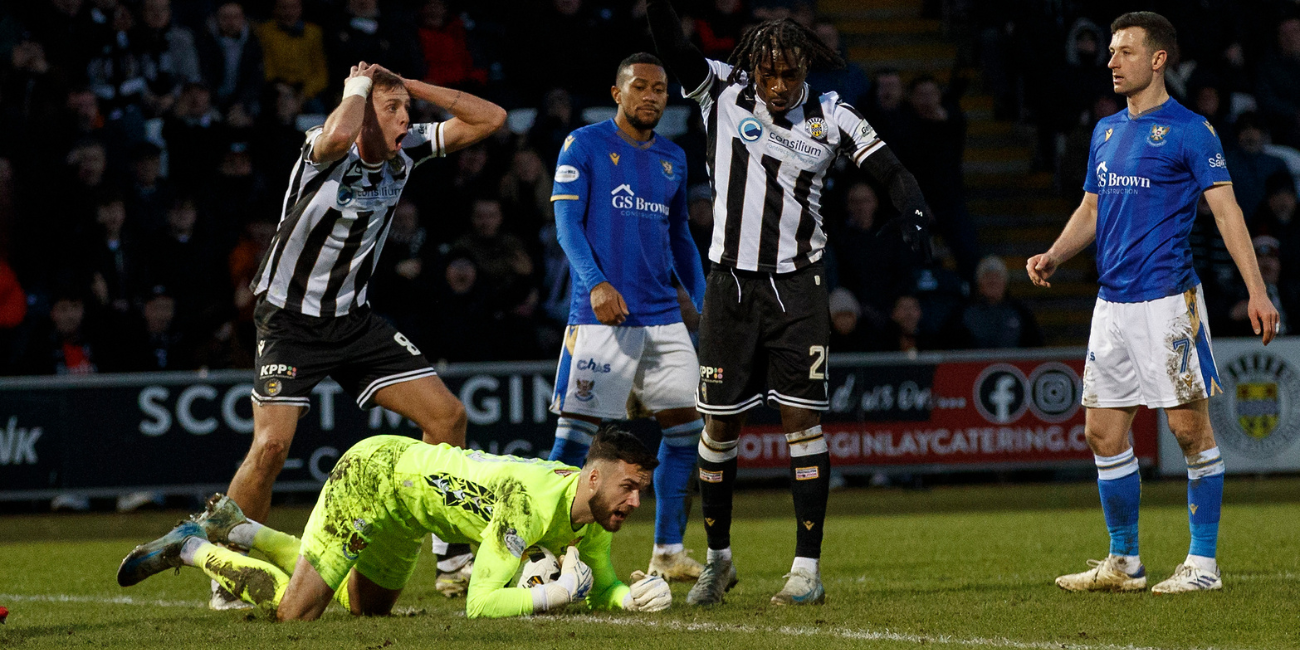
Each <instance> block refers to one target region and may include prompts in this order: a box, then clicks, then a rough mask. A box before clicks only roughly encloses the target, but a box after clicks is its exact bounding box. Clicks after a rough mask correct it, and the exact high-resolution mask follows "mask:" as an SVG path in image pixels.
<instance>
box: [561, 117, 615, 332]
mask: <svg viewBox="0 0 1300 650" xmlns="http://www.w3.org/2000/svg"><path fill="white" fill-rule="evenodd" d="M591 174H592V171H591V165H590V164H589V163H588V162H587V156H586V150H585V149H584V148H583V146H582V144H581V143H579V142H578V141H577V135H576V134H570V135H569V137H568V138H566V139H565V140H564V148H563V149H561V150H560V158H559V161H558V165H557V166H556V168H555V184H554V186H553V188H552V190H551V203H552V204H553V205H554V206H555V236H556V239H557V240H559V242H560V248H562V249H564V255H565V257H568V258H569V266H571V267H573V269H574V270H575V271H577V273H578V277H579V278H581V279H582V284H583V285H584V286H586V287H589V288H590V289H589V291H590V292H591V296H590V297H591V310H592V312H594V313H595V314H596V319H597V320H599V321H600V322H601V323H604V324H605V325H618V324H621V323H622V322H624V321H625V320H627V316H628V309H627V303H626V302H625V301H624V300H623V295H622V294H620V293H619V292H618V289H616V288H615V287H614V285H612V284H610V283H609V280H607V279H606V278H605V273H604V272H603V271H601V270H600V264H598V263H597V262H596V254H595V253H593V252H592V250H591V242H589V241H587V233H586V232H585V231H584V230H583V228H582V224H583V223H584V221H585V220H586V217H587V201H588V200H589V199H590V192H591Z"/></svg>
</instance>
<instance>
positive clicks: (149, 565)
mask: <svg viewBox="0 0 1300 650" xmlns="http://www.w3.org/2000/svg"><path fill="white" fill-rule="evenodd" d="M191 537H198V538H200V539H207V537H206V536H205V535H204V534H203V527H202V526H200V525H198V524H196V523H194V522H192V521H188V520H186V521H182V522H181V523H180V524H178V525H177V526H176V527H175V528H173V529H172V530H171V532H169V533H167V534H166V535H163V536H162V537H159V538H158V539H155V540H154V541H152V542H148V543H145V544H141V545H139V546H137V547H135V550H133V551H131V553H130V554H128V555H127V556H126V558H124V559H123V560H122V565H121V566H119V567H118V568H117V584H119V585H122V586H123V587H130V586H131V585H134V584H137V583H139V582H140V581H141V580H144V579H145V578H148V577H149V576H151V575H153V574H155V573H162V572H163V571H166V570H167V569H176V570H177V571H179V570H180V568H181V567H182V566H184V564H185V563H184V562H181V547H182V546H184V545H185V540H187V539H189V538H191Z"/></svg>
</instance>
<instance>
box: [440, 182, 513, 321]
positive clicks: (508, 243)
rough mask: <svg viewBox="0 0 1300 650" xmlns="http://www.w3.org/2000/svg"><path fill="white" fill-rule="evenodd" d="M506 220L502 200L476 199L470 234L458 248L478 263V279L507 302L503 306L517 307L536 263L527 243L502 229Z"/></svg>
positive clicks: (476, 264) (461, 240)
mask: <svg viewBox="0 0 1300 650" xmlns="http://www.w3.org/2000/svg"><path fill="white" fill-rule="evenodd" d="M504 220H505V218H504V216H503V215H502V213H501V202H500V201H499V200H497V199H494V198H479V199H476V200H475V201H474V205H473V208H472V213H471V217H470V232H469V234H467V235H465V236H464V237H462V238H460V240H458V241H457V242H456V244H455V246H454V248H456V249H459V250H461V251H464V252H465V254H467V255H468V256H469V258H470V259H471V260H473V261H474V266H475V267H476V270H477V273H476V276H477V278H478V281H479V282H481V283H482V284H483V285H484V288H485V289H487V290H488V291H491V292H493V293H494V294H496V296H497V297H498V298H499V299H501V300H503V302H502V303H501V304H509V305H514V304H516V302H514V301H516V300H517V299H518V298H520V297H521V293H520V288H521V287H523V286H524V285H525V284H526V282H527V280H528V278H529V276H531V275H532V274H533V261H532V258H530V257H529V256H528V250H527V248H525V247H524V243H523V242H522V241H521V240H520V239H519V238H518V237H516V236H514V235H513V234H510V233H508V232H505V231H504V230H503V229H502V224H503V222H504ZM525 291H526V290H525Z"/></svg>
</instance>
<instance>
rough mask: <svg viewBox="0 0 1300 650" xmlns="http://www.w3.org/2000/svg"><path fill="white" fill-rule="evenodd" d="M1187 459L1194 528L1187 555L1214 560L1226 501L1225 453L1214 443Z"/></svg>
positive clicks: (1191, 520) (1190, 504) (1191, 515)
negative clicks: (1224, 494)
mask: <svg viewBox="0 0 1300 650" xmlns="http://www.w3.org/2000/svg"><path fill="white" fill-rule="evenodd" d="M1186 460H1187V516H1188V523H1189V525H1190V527H1191V529H1192V544H1191V548H1190V549H1188V551H1187V554H1188V556H1189V557H1188V559H1194V558H1206V559H1210V560H1213V558H1214V556H1215V550H1216V547H1217V546H1218V542H1219V512H1220V509H1221V507H1222V505H1223V471H1224V470H1223V457H1222V456H1220V455H1219V448H1218V447H1213V448H1210V449H1207V450H1205V451H1203V452H1201V453H1199V454H1193V455H1191V456H1187V457H1186Z"/></svg>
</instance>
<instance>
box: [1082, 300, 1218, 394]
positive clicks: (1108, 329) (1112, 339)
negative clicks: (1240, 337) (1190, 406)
mask: <svg viewBox="0 0 1300 650" xmlns="http://www.w3.org/2000/svg"><path fill="white" fill-rule="evenodd" d="M1204 315H1205V297H1204V296H1203V295H1202V294H1201V286H1200V285H1199V284H1198V285H1196V287H1195V288H1192V289H1188V290H1187V291H1185V292H1183V293H1181V294H1177V295H1173V296H1166V297H1164V298H1158V299H1156V300H1148V301H1146V302H1132V303H1125V302H1107V301H1105V300H1102V299H1101V298H1098V299H1097V306H1096V307H1095V308H1094V309H1093V311H1092V333H1091V334H1090V335H1089V336H1088V357H1087V361H1086V362H1085V363H1084V367H1083V405H1084V406H1085V407H1089V408H1123V407H1130V406H1138V405H1144V406H1147V407H1150V408H1169V407H1171V406H1178V405H1180V404H1186V403H1188V402H1194V401H1196V400H1198V399H1203V398H1206V397H1210V396H1213V395H1217V394H1219V393H1222V392H1223V387H1222V385H1221V384H1220V382H1219V372H1218V370H1217V369H1216V368H1215V367H1214V354H1213V353H1212V352H1211V351H1210V326H1209V324H1208V323H1206V322H1205V319H1204Z"/></svg>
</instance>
